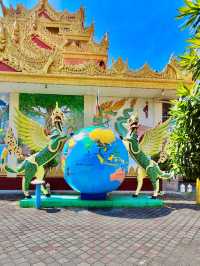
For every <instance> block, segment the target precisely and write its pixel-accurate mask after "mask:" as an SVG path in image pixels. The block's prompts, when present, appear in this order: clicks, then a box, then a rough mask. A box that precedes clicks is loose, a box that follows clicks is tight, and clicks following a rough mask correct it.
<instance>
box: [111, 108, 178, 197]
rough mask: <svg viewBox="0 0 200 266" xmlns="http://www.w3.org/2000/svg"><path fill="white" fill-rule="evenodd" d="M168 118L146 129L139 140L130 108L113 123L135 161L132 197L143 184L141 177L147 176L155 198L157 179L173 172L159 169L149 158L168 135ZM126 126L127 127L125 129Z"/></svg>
mask: <svg viewBox="0 0 200 266" xmlns="http://www.w3.org/2000/svg"><path fill="white" fill-rule="evenodd" d="M169 124H170V120H167V121H166V122H164V123H162V124H160V125H158V126H156V127H155V128H153V129H150V130H148V131H147V132H146V133H145V134H144V136H143V138H142V140H141V142H140V143H139V141H138V136H137V129H138V116H137V115H136V114H135V113H133V109H132V108H127V109H125V110H124V111H123V116H122V117H118V118H117V120H116V123H115V129H116V130H117V132H118V133H119V135H120V137H121V138H122V140H123V142H124V144H125V146H126V148H127V150H128V152H129V154H130V156H131V157H132V158H133V159H134V161H136V163H137V164H138V167H137V169H136V171H137V182H138V184H137V189H136V192H135V194H134V195H133V196H134V197H137V196H138V195H139V193H140V191H141V188H142V185H143V179H144V178H145V177H147V176H148V177H149V179H150V181H151V183H152V185H153V189H154V193H153V196H152V198H157V196H158V192H159V179H170V178H172V176H173V173H167V172H164V171H161V170H160V168H159V166H158V164H157V163H156V162H155V161H154V160H152V159H151V157H152V156H153V155H155V154H158V153H159V152H160V151H161V147H162V144H163V141H164V139H166V137H167V135H168V128H169ZM127 128H128V129H127Z"/></svg>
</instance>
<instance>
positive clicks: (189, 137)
mask: <svg viewBox="0 0 200 266" xmlns="http://www.w3.org/2000/svg"><path fill="white" fill-rule="evenodd" d="M178 94H179V96H180V99H179V100H176V101H174V106H173V107H172V109H171V115H172V117H173V118H174V119H175V120H176V126H175V128H174V131H173V132H172V134H171V137H170V144H169V151H170V158H171V160H172V162H173V166H174V169H175V171H176V173H178V174H181V175H182V176H184V177H185V178H188V179H190V180H195V179H196V178H199V177H200V90H199V88H198V87H194V88H193V89H191V90H189V89H188V88H187V87H185V86H182V87H180V88H179V90H178Z"/></svg>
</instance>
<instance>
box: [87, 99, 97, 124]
mask: <svg viewBox="0 0 200 266" xmlns="http://www.w3.org/2000/svg"><path fill="white" fill-rule="evenodd" d="M95 114H96V96H88V95H85V96H84V127H87V126H91V125H92V122H93V117H94V115H95Z"/></svg>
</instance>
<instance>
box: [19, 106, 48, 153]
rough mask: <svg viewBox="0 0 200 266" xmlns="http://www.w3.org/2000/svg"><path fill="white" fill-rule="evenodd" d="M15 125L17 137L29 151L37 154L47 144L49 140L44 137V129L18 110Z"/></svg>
mask: <svg viewBox="0 0 200 266" xmlns="http://www.w3.org/2000/svg"><path fill="white" fill-rule="evenodd" d="M15 125H16V128H17V131H18V137H19V138H21V139H22V141H23V143H24V144H26V145H27V146H28V147H29V148H30V149H31V150H33V151H35V152H38V151H40V150H41V149H43V148H44V147H45V146H46V145H47V144H48V142H49V138H48V137H47V136H46V135H45V132H44V128H43V127H42V126H41V125H40V124H39V123H37V122H36V121H34V120H32V119H30V118H29V117H27V116H26V115H24V114H23V113H22V112H20V111H19V110H16V115H15Z"/></svg>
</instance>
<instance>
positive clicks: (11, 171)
mask: <svg viewBox="0 0 200 266" xmlns="http://www.w3.org/2000/svg"><path fill="white" fill-rule="evenodd" d="M5 170H6V171H7V172H9V173H13V174H18V173H22V172H24V170H25V168H24V164H23V163H22V165H20V166H19V167H18V168H17V169H16V170H15V169H13V168H11V167H9V166H8V165H5Z"/></svg>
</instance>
